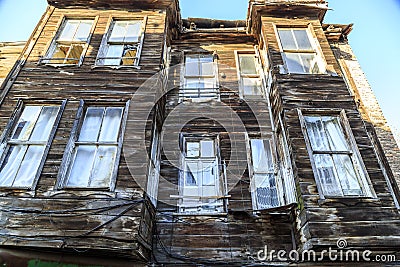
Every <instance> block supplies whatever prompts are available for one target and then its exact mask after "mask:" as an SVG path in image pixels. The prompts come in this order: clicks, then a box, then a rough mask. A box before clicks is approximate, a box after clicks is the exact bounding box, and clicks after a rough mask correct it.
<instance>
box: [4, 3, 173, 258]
mask: <svg viewBox="0 0 400 267" xmlns="http://www.w3.org/2000/svg"><path fill="white" fill-rule="evenodd" d="M46 15H47V17H45V18H47V20H44V21H42V24H41V25H40V27H39V29H41V31H40V32H37V33H36V35H35V36H37V39H35V40H31V41H32V42H33V43H34V44H35V45H34V46H33V47H32V50H29V52H30V53H29V54H27V55H26V63H25V65H24V66H23V68H22V70H21V71H20V73H19V75H18V77H17V79H16V80H15V81H14V83H13V86H12V87H11V89H10V91H9V93H8V94H7V96H6V98H5V99H4V102H3V104H2V106H1V111H0V129H1V130H3V129H4V128H5V127H6V125H7V123H8V121H9V119H10V116H11V115H12V113H13V111H14V110H15V108H16V104H17V101H18V100H23V101H25V102H27V103H37V101H44V102H46V101H47V100H52V101H59V102H60V103H61V100H67V104H66V108H65V110H64V112H63V114H62V117H61V121H60V123H59V125H58V127H57V132H56V134H55V138H54V140H53V142H52V145H51V148H50V151H49V153H48V155H47V159H46V162H45V164H44V168H43V171H42V173H41V175H40V178H39V181H38V185H37V187H36V188H35V189H34V190H32V191H26V190H7V189H2V190H0V206H1V209H2V211H1V214H2V216H1V220H0V227H1V235H0V240H1V242H2V244H3V245H10V246H13V245H16V244H18V246H25V247H42V248H47V249H57V250H59V249H61V250H72V249H78V250H83V251H86V250H88V252H89V253H90V252H94V251H103V252H101V253H106V254H107V253H109V254H114V255H120V256H125V257H132V258H136V259H139V260H141V261H143V260H146V258H147V257H148V255H149V248H150V245H151V229H150V235H149V233H148V232H147V233H142V230H141V229H147V228H146V227H144V226H145V225H148V226H149V225H150V226H151V222H149V221H148V220H150V219H152V218H149V217H148V216H147V219H142V218H143V217H146V216H143V214H144V210H145V209H149V211H150V214H151V215H152V214H153V212H152V208H151V207H147V206H146V205H144V201H143V190H142V187H143V186H139V185H138V184H137V183H136V180H135V179H134V177H133V175H136V176H137V177H138V178H142V177H144V176H145V175H146V166H144V167H145V168H136V167H137V166H135V165H133V166H130V168H131V169H129V168H128V165H127V160H126V158H125V154H124V152H122V153H121V158H120V162H119V167H118V176H117V180H116V181H117V182H116V186H115V191H112V192H109V191H96V190H57V189H56V187H55V186H56V180H57V174H58V171H59V169H60V164H61V161H62V158H63V154H64V150H65V148H66V145H67V142H68V140H69V137H70V133H71V129H72V126H73V123H74V120H75V118H76V114H77V109H78V106H79V102H80V100H86V101H91V103H94V102H99V101H100V102H101V101H113V102H116V103H121V105H123V106H124V105H125V103H126V102H127V101H129V100H131V99H132V97H133V95H134V93H135V91H136V90H137V89H138V88H139V86H140V85H141V84H142V83H143V82H144V81H145V80H146V79H148V78H149V77H151V76H152V75H154V74H155V73H157V72H158V71H159V70H160V64H161V60H162V49H163V44H164V32H165V23H166V11H165V10H151V11H134V12H133V11H115V10H109V11H106V10H96V9H90V10H88V9H58V8H54V7H50V8H49V9H48V11H47V14H46ZM63 16H66V17H68V18H83V17H84V18H93V19H94V18H97V23H96V26H95V29H94V33H93V36H92V37H91V39H90V44H89V48H88V50H87V53H86V55H85V58H84V61H83V64H82V65H81V66H79V67H78V66H64V67H54V66H46V65H42V64H38V62H39V57H40V56H43V55H44V54H45V53H46V49H47V47H48V45H49V43H50V42H51V40H52V38H53V37H54V36H55V34H56V32H57V30H58V28H57V27H58V25H59V24H60V22H61V20H62V19H63ZM110 16H114V17H134V18H140V17H144V16H147V24H146V31H145V37H144V38H145V39H144V43H143V49H142V54H141V60H140V69H136V68H120V69H115V68H109V67H98V68H93V65H94V62H95V58H96V55H97V52H98V49H99V46H100V42H101V40H102V36H103V34H104V33H105V32H106V26H107V23H108V21H109V19H110ZM153 98H154V95H153ZM142 104H143V103H142ZM149 105H150V107H151V106H152V105H153V103H150V104H149ZM136 106H137V103H131V109H135V108H136ZM145 119H147V118H145ZM128 120H129V118H128ZM149 120H150V121H152V118H149ZM149 133H151V129H148V135H149ZM139 134H141V135H143V134H144V133H142V132H140V133H139ZM137 135H138V133H136V132H135V130H134V129H131V130H130V131H126V133H125V139H124V146H125V147H126V149H128V150H130V151H131V150H133V149H134V148H135V146H139V142H137V141H136V139H135V138H136V136H137ZM148 139H150V137H149V136H148ZM147 143H149V140H147ZM128 152H129V151H128ZM135 178H136V177H135ZM146 207H147V208H146ZM142 224H143V225H142ZM97 228H98V229H97ZM139 236H140V238H139ZM139 240H140V241H139Z"/></svg>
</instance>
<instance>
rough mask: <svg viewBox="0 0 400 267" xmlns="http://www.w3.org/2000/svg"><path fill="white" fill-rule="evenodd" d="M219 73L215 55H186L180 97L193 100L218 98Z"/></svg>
mask: <svg viewBox="0 0 400 267" xmlns="http://www.w3.org/2000/svg"><path fill="white" fill-rule="evenodd" d="M217 73H218V71H217V65H216V62H214V56H213V55H210V54H189V55H186V56H185V67H184V70H183V81H182V86H181V90H180V94H179V95H180V97H181V98H184V99H188V98H189V99H192V100H193V99H196V98H197V99H199V98H208V99H209V98H218V86H217Z"/></svg>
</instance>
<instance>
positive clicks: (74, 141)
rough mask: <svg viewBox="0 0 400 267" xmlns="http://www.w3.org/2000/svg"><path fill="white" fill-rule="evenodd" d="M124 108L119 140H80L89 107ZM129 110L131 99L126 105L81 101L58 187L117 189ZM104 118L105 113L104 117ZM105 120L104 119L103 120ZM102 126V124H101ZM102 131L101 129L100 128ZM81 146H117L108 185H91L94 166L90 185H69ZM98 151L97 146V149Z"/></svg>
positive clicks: (63, 161) (62, 164) (59, 176)
mask: <svg viewBox="0 0 400 267" xmlns="http://www.w3.org/2000/svg"><path fill="white" fill-rule="evenodd" d="M96 107H100V108H105V109H106V108H123V111H122V117H121V121H120V126H119V127H120V128H119V130H118V136H117V141H102V142H100V141H79V136H80V131H81V127H82V125H83V123H84V120H85V115H86V111H87V109H88V108H96ZM128 110H129V101H128V102H126V104H125V105H121V104H116V102H109V103H87V104H86V103H85V102H84V101H83V100H82V101H81V103H80V106H79V108H78V112H77V116H76V119H75V122H74V126H73V128H72V131H71V136H70V139H69V142H68V144H67V148H66V150H65V153H64V157H63V160H62V163H61V167H60V171H59V175H58V179H57V180H58V183H57V188H58V189H81V190H82V189H84V190H108V191H113V190H114V189H115V183H116V178H117V173H118V167H119V160H120V155H121V149H122V143H123V138H124V131H125V127H126V120H127V116H128ZM102 118H104V115H103V117H102ZM102 122H103V121H102ZM100 128H101V125H100ZM99 132H100V129H99ZM79 146H96V147H99V146H113V147H116V154H115V158H114V162H113V164H112V172H111V174H110V176H109V179H108V185H107V186H95V185H94V186H89V185H90V183H91V180H92V174H93V173H92V171H93V170H94V168H91V169H90V170H89V173H90V174H89V180H88V185H87V186H83V185H82V186H73V185H68V182H69V181H68V179H69V175H70V172H71V170H72V168H73V164H74V160H75V155H76V153H77V149H78V148H79ZM95 152H97V148H96V150H95ZM95 160H96V159H95V157H93V162H92V165H91V167H93V166H94V164H95Z"/></svg>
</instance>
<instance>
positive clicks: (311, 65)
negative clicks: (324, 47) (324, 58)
mask: <svg viewBox="0 0 400 267" xmlns="http://www.w3.org/2000/svg"><path fill="white" fill-rule="evenodd" d="M278 35H279V39H280V43H281V46H282V50H283V53H282V54H283V58H284V61H285V64H286V68H287V71H288V72H289V73H303V74H304V73H308V74H314V73H324V72H325V69H324V67H323V66H322V63H321V59H320V56H318V54H317V50H316V48H315V46H316V45H315V44H314V42H313V41H312V38H310V35H309V31H308V30H307V29H306V28H279V29H278Z"/></svg>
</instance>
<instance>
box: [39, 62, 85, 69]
mask: <svg viewBox="0 0 400 267" xmlns="http://www.w3.org/2000/svg"><path fill="white" fill-rule="evenodd" d="M38 65H42V66H46V67H52V68H70V67H80V66H81V65H82V64H52V63H41V62H39V63H38Z"/></svg>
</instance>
